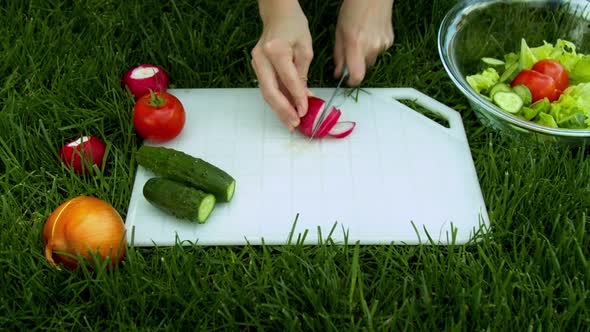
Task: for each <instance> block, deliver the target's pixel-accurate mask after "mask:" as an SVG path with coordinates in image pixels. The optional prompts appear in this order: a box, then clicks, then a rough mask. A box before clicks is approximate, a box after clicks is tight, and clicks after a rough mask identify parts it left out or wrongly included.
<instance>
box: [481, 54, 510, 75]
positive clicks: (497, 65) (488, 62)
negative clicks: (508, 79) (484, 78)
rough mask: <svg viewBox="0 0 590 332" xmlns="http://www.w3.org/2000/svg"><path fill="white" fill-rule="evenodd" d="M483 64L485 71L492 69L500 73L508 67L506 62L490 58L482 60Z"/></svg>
mask: <svg viewBox="0 0 590 332" xmlns="http://www.w3.org/2000/svg"><path fill="white" fill-rule="evenodd" d="M481 64H482V67H483V69H485V68H489V67H492V68H494V69H495V70H496V71H499V72H503V71H504V68H505V67H506V62H504V61H502V60H500V59H496V58H489V57H483V58H481Z"/></svg>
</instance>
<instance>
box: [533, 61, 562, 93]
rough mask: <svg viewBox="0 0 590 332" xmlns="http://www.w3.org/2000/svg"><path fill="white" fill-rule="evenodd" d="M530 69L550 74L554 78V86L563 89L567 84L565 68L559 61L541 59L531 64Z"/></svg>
mask: <svg viewBox="0 0 590 332" xmlns="http://www.w3.org/2000/svg"><path fill="white" fill-rule="evenodd" d="M532 70H534V71H537V72H539V73H541V74H545V75H547V76H551V77H552V78H553V79H554V80H555V88H556V89H557V90H560V91H563V90H565V89H566V88H567V87H568V85H569V80H570V79H569V76H568V74H567V70H565V68H564V67H563V65H562V64H561V63H559V62H558V61H555V60H553V59H543V60H540V61H538V62H537V63H535V64H534V65H533V68H532Z"/></svg>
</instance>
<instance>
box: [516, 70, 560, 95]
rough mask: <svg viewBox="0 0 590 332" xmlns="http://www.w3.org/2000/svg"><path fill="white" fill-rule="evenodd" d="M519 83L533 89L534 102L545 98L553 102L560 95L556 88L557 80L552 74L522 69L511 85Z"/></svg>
mask: <svg viewBox="0 0 590 332" xmlns="http://www.w3.org/2000/svg"><path fill="white" fill-rule="evenodd" d="M518 84H524V85H526V86H527V87H528V88H529V90H531V95H532V97H533V100H532V102H533V103H534V102H535V101H537V100H539V99H543V98H547V99H549V101H551V102H552V101H554V100H556V99H557V98H558V97H559V91H558V90H557V89H556V88H555V80H554V79H553V78H551V76H548V75H545V74H541V73H539V72H537V71H534V70H527V69H523V70H521V71H520V73H518V75H516V77H515V78H514V80H512V83H510V85H511V86H515V85H518Z"/></svg>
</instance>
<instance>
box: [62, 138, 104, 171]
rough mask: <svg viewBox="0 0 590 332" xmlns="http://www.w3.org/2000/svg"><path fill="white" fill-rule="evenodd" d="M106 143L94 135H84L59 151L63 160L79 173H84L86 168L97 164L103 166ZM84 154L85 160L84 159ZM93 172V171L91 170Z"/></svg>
mask: <svg viewBox="0 0 590 332" xmlns="http://www.w3.org/2000/svg"><path fill="white" fill-rule="evenodd" d="M105 150H106V144H105V143H104V142H103V141H101V140H100V138H97V137H94V136H82V137H80V138H78V139H77V140H75V141H72V142H69V143H68V144H66V145H64V146H63V148H61V150H60V151H59V155H60V157H61V160H62V161H63V162H64V164H66V165H67V166H68V167H70V168H73V169H74V171H75V172H76V173H78V174H84V173H85V169H86V168H89V167H91V166H92V165H97V166H98V167H99V168H100V169H102V166H103V158H104V153H105ZM82 156H84V159H85V161H83V160H82ZM90 173H92V172H90Z"/></svg>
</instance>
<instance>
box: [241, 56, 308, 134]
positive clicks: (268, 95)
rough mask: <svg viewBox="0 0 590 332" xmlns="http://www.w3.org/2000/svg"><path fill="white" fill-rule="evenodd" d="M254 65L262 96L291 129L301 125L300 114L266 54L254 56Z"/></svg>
mask: <svg viewBox="0 0 590 332" xmlns="http://www.w3.org/2000/svg"><path fill="white" fill-rule="evenodd" d="M252 67H253V68H254V71H255V72H256V76H257V77H258V82H259V85H260V90H261V92H262V96H263V97H264V99H265V100H266V102H267V103H268V104H269V106H270V108H271V109H272V110H273V111H274V112H275V113H276V115H277V116H278V118H279V120H281V121H282V122H283V123H284V124H285V126H287V128H289V130H292V129H293V128H294V127H296V126H298V125H299V116H297V112H296V111H295V109H294V108H293V106H292V104H291V103H290V102H289V100H288V99H287V97H286V96H285V95H284V94H283V93H282V92H281V91H280V89H279V83H278V80H277V77H276V74H275V72H274V69H273V67H272V65H271V63H270V62H269V61H268V59H266V58H265V57H264V56H259V57H253V58H252Z"/></svg>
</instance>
